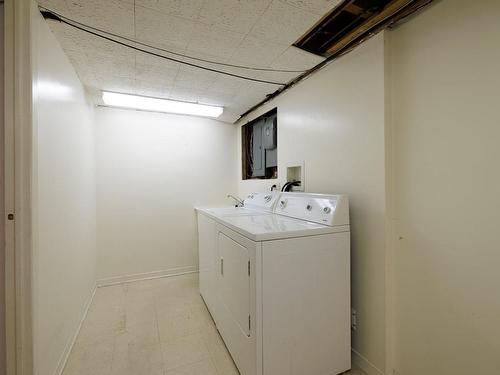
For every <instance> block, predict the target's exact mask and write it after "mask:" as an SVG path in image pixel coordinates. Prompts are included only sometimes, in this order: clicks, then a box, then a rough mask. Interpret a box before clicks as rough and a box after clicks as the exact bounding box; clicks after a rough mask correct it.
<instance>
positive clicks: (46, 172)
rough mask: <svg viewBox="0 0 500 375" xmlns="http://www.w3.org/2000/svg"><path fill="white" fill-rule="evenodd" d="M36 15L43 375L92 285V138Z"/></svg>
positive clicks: (55, 361)
mask: <svg viewBox="0 0 500 375" xmlns="http://www.w3.org/2000/svg"><path fill="white" fill-rule="evenodd" d="M33 17H34V23H33V28H34V30H33V35H34V37H33V59H34V67H35V68H34V76H35V78H34V82H33V84H34V92H35V99H34V117H35V119H34V124H35V129H34V130H35V141H34V148H35V154H34V173H35V176H34V183H33V210H34V214H35V217H34V261H35V264H34V287H35V292H34V293H35V329H36V331H35V361H36V363H37V373H38V374H40V375H52V374H54V373H56V371H58V366H60V365H61V364H62V362H63V361H64V355H65V351H67V350H68V349H69V345H70V344H71V342H72V339H73V336H74V334H75V333H76V330H77V328H78V325H79V323H80V320H81V318H82V314H83V312H84V310H85V306H86V303H87V302H88V300H89V298H90V296H91V293H92V291H93V289H94V285H95V278H96V275H95V270H96V240H95V231H96V227H95V222H96V220H95V215H96V193H95V190H96V187H95V184H96V180H95V150H94V143H95V140H94V138H95V134H94V123H93V116H92V114H93V113H92V110H93V108H92V107H91V105H90V104H89V103H88V102H87V100H86V96H85V92H84V89H83V87H82V85H81V83H80V81H79V80H78V77H77V75H76V73H75V71H74V69H73V67H72V65H71V64H70V62H69V61H68V59H67V57H66V55H65V54H64V53H63V51H62V49H61V47H60V46H59V44H58V42H57V41H56V39H55V38H54V36H53V35H52V33H51V31H50V30H49V28H48V26H47V24H46V23H45V21H44V20H43V19H42V18H41V16H40V14H39V13H38V11H36V10H33Z"/></svg>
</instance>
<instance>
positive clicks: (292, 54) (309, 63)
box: [271, 46, 325, 70]
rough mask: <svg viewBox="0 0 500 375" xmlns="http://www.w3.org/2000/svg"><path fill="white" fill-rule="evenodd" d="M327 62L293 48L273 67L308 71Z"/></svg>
mask: <svg viewBox="0 0 500 375" xmlns="http://www.w3.org/2000/svg"><path fill="white" fill-rule="evenodd" d="M323 60H325V58H324V57H322V56H318V55H315V54H313V53H309V52H307V51H304V50H301V49H300V48H297V47H294V46H291V47H288V48H287V49H286V51H285V52H283V53H282V54H281V55H280V56H279V57H278V58H276V60H274V61H273V63H272V64H271V66H272V67H273V68H276V69H289V70H307V69H311V68H312V67H314V66H315V65H317V64H319V63H320V62H322V61H323Z"/></svg>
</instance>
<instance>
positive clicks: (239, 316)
mask: <svg viewBox="0 0 500 375" xmlns="http://www.w3.org/2000/svg"><path fill="white" fill-rule="evenodd" d="M218 236H219V238H218V247H219V259H220V265H219V269H220V273H219V283H218V292H219V298H220V302H221V303H222V306H223V308H225V309H227V311H228V312H229V314H231V316H232V318H233V321H234V323H235V324H236V325H237V326H238V327H239V329H240V330H241V332H242V333H243V334H245V335H246V336H249V335H250V327H249V324H248V317H249V316H250V277H249V275H248V271H247V269H248V262H250V257H249V254H248V249H247V248H246V247H245V246H244V245H241V244H239V243H238V242H236V241H235V240H233V239H231V238H229V237H228V236H226V235H225V234H224V233H222V232H219V234H218Z"/></svg>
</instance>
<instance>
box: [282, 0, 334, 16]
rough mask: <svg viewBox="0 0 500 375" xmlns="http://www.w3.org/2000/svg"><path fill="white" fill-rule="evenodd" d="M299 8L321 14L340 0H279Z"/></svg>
mask: <svg viewBox="0 0 500 375" xmlns="http://www.w3.org/2000/svg"><path fill="white" fill-rule="evenodd" d="M280 1H282V2H283V3H286V4H288V5H291V6H294V7H296V8H299V9H301V10H305V11H308V12H311V13H317V14H319V15H323V14H325V13H326V12H328V11H330V10H332V9H333V8H335V7H336V6H337V5H338V4H340V3H341V2H342V0H280Z"/></svg>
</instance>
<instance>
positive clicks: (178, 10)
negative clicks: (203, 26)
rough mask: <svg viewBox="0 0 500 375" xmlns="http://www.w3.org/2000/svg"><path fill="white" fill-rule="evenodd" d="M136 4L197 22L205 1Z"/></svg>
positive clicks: (143, 1)
mask: <svg viewBox="0 0 500 375" xmlns="http://www.w3.org/2000/svg"><path fill="white" fill-rule="evenodd" d="M135 4H136V6H139V7H145V8H150V9H153V10H155V11H158V12H161V13H164V14H167V15H169V16H175V17H181V18H186V19H192V20H195V19H197V18H198V14H199V13H200V9H201V6H202V5H203V0H189V1H186V0H135Z"/></svg>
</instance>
